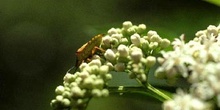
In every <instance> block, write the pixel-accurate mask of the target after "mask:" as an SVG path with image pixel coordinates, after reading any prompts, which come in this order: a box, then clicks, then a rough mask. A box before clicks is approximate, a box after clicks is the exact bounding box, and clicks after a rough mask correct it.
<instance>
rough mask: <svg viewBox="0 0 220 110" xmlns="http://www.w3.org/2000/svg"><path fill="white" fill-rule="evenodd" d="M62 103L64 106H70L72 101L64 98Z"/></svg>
mask: <svg viewBox="0 0 220 110" xmlns="http://www.w3.org/2000/svg"><path fill="white" fill-rule="evenodd" d="M62 103H63V105H64V106H66V107H68V106H70V103H71V102H70V100H69V99H67V98H64V99H63V100H62Z"/></svg>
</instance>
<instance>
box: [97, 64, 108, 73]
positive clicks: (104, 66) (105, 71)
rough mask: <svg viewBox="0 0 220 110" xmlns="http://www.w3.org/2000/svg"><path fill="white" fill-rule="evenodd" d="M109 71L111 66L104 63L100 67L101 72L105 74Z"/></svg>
mask: <svg viewBox="0 0 220 110" xmlns="http://www.w3.org/2000/svg"><path fill="white" fill-rule="evenodd" d="M108 71H109V66H107V65H103V66H101V67H100V70H99V74H101V75H104V74H107V73H108Z"/></svg>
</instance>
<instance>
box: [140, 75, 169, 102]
mask: <svg viewBox="0 0 220 110" xmlns="http://www.w3.org/2000/svg"><path fill="white" fill-rule="evenodd" d="M137 81H138V82H139V83H140V84H141V85H142V86H143V87H144V88H146V89H147V90H146V91H147V92H149V94H151V96H152V97H154V98H156V99H158V100H160V101H162V102H164V101H166V100H170V99H171V96H170V95H168V94H165V93H164V92H162V91H160V90H158V89H157V88H155V87H153V86H152V85H150V84H149V83H142V82H141V81H140V80H138V79H137Z"/></svg>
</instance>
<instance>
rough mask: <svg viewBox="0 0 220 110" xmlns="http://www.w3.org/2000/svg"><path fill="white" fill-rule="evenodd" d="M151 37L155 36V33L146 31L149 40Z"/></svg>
mask: <svg viewBox="0 0 220 110" xmlns="http://www.w3.org/2000/svg"><path fill="white" fill-rule="evenodd" d="M153 35H157V32H156V31H152V30H150V31H148V33H147V36H148V37H149V38H151V36H153Z"/></svg>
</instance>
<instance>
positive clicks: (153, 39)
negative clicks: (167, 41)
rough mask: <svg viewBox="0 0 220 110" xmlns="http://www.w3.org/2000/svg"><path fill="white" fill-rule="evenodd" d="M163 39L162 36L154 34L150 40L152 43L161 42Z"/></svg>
mask: <svg viewBox="0 0 220 110" xmlns="http://www.w3.org/2000/svg"><path fill="white" fill-rule="evenodd" d="M161 40H162V39H161V38H160V36H159V35H158V34H154V35H152V36H151V38H150V42H158V43H159V42H161Z"/></svg>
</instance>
